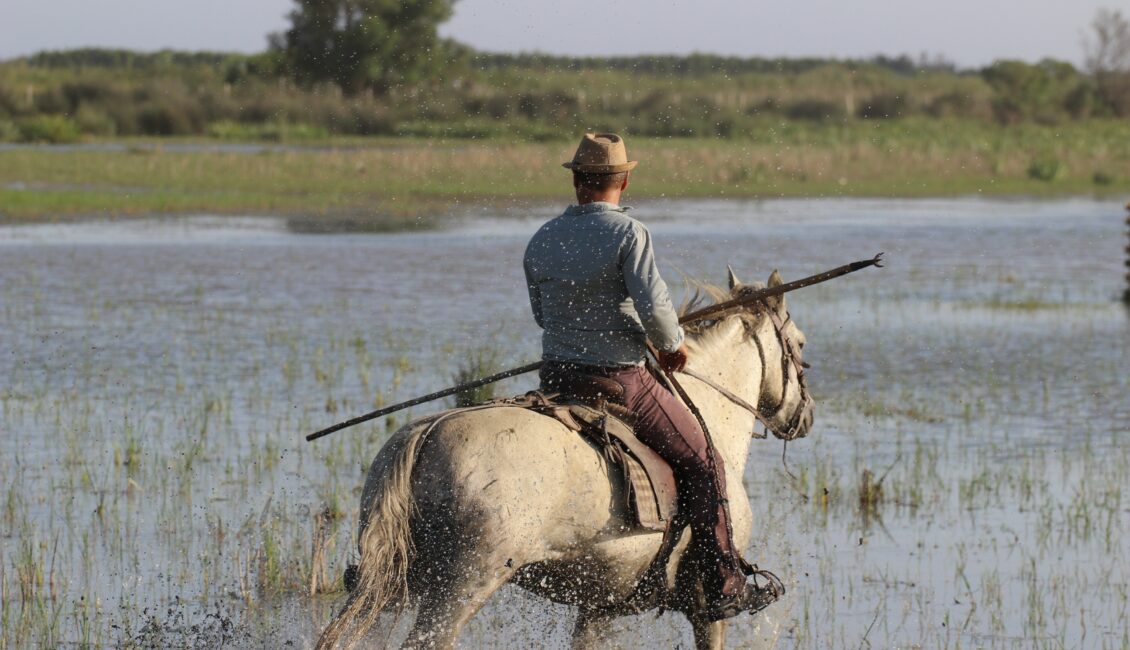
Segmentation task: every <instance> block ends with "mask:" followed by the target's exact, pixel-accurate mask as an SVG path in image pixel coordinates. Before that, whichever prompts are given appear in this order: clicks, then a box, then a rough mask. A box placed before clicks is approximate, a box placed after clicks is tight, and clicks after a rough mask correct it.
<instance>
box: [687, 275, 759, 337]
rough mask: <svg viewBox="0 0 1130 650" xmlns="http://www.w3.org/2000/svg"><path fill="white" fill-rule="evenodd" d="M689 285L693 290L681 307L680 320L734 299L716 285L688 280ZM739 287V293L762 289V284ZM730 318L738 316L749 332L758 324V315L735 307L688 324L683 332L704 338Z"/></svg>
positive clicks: (729, 293) (730, 294)
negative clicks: (694, 312) (704, 308)
mask: <svg viewBox="0 0 1130 650" xmlns="http://www.w3.org/2000/svg"><path fill="white" fill-rule="evenodd" d="M687 284H688V286H689V288H691V289H692V290H691V292H690V293H689V294H688V297H687V299H686V300H685V301H683V304H682V305H680V306H679V309H678V312H679V318H682V317H683V316H686V315H687V314H689V313H691V312H693V311H695V310H698V309H702V308H703V307H709V306H710V305H716V304H718V303H720V302H724V301H726V300H730V299H731V298H733V297H734V295H733V294H732V293H731V292H730V290H729V289H727V288H725V287H721V286H718V285H716V284H710V283H707V282H697V281H694V280H688V281H687ZM738 286H739V291H740V290H742V289H749V290H753V289H760V288H762V285H761V283H755V284H752V285H738ZM730 316H737V317H738V318H740V319H741V321H742V323H744V324H745V325H746V329H747V330H748V329H751V328H752V326H754V325H756V324H757V314H756V313H755V312H752V311H750V310H749V309H743V308H741V307H735V308H734V309H728V310H726V311H724V312H721V313H720V314H717V315H715V316H711V317H710V318H706V319H703V320H700V321H695V322H693V323H686V324H684V325H683V330H684V331H686V332H687V333H688V334H694V335H696V336H702V335H703V334H706V333H707V332H708V331H710V330H711V329H713V328H714V326H716V325H717V324H718V323H720V322H722V321H723V320H725V319H726V318H728V317H730Z"/></svg>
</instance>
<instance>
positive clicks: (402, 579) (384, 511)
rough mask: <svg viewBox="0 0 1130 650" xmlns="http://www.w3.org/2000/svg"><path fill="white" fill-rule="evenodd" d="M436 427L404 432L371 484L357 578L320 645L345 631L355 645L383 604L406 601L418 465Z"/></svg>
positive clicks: (321, 649)
mask: <svg viewBox="0 0 1130 650" xmlns="http://www.w3.org/2000/svg"><path fill="white" fill-rule="evenodd" d="M430 428H431V427H429V426H422V427H418V428H417V429H416V430H415V431H412V432H410V433H409V434H408V435H407V436H406V437H405V438H402V439H401V440H400V442H401V445H399V446H400V449H399V450H396V449H391V450H389V451H391V452H392V454H391V455H392V459H391V460H390V462H389V463H388V465H386V466H385V467H386V469H385V471H384V472H383V475H382V476H380V477H379V479H378V480H377V481H376V482H375V483H374V485H373V487H372V488H371V489H370V487H369V486H366V491H365V492H366V494H365V496H364V499H365V502H366V504H367V505H368V508H362V519H363V520H362V522H361V524H362V526H363V527H364V528H363V530H362V532H361V537H360V543H359V546H360V549H361V560H360V561H359V562H358V564H357V567H356V571H355V572H353V573H354V575H353V576H352V577H353V581H355V583H356V584H355V586H353V588H352V589H351V590H350V592H349V598H348V599H347V600H346V601H345V606H344V607H343V608H342V610H341V612H339V613H338V615H337V616H336V617H335V618H334V620H333V621H332V622H331V623H330V624H329V626H328V627H326V629H325V631H323V632H322V636H321V638H319V639H318V645H317V650H330V649H332V648H333V647H334V646H336V645H337V643H338V641H340V640H341V639H342V638H343V637H345V647H346V648H351V647H353V646H354V645H356V644H357V643H358V642H359V641H361V639H362V638H364V636H365V635H366V634H367V633H368V632H369V630H371V629H372V628H373V626H374V625H376V623H377V619H378V618H379V616H380V613H381V611H382V610H384V609H385V608H387V607H389V606H390V605H393V604H394V603H397V604H400V605H403V603H404V600H405V598H406V597H407V595H408V568H409V566H410V565H411V563H412V558H413V555H414V551H415V548H414V546H413V543H412V531H411V526H410V524H411V521H412V517H413V516H415V514H416V503H415V501H414V500H413V499H412V470H413V468H414V467H415V465H416V456H417V452H418V451H419V448H420V445H421V444H422V443H423V441H424V438H425V437H426V436H425V434H426V432H427V431H428V430H429V429H430ZM393 444H395V443H393ZM366 511H367V512H368V517H367V518H366V517H365V515H364V513H365V512H366ZM347 633H348V636H346V635H347Z"/></svg>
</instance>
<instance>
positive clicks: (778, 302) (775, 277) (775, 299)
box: [765, 269, 785, 312]
mask: <svg viewBox="0 0 1130 650" xmlns="http://www.w3.org/2000/svg"><path fill="white" fill-rule="evenodd" d="M784 283H785V281H784V280H782V279H781V274H780V273H778V272H777V269H773V272H772V273H771V274H769V288H770V289H772V288H773V287H779V286H781V285H782V284H784ZM765 302H766V303H768V305H769V306H770V307H772V308H774V309H776V310H777V311H781V312H783V311H785V294H781V295H779V296H771V297H769V298H766V299H765Z"/></svg>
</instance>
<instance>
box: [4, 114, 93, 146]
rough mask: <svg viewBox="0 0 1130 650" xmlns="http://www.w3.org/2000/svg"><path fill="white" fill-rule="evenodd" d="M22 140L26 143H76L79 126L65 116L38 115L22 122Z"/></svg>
mask: <svg viewBox="0 0 1130 650" xmlns="http://www.w3.org/2000/svg"><path fill="white" fill-rule="evenodd" d="M19 126H20V139H21V140H23V141H24V142H44V143H50V144H61V143H66V142H75V141H76V140H78V137H79V128H78V125H77V124H75V123H74V121H73V120H71V119H69V118H67V117H66V116H63V115H36V116H34V117H29V118H25V119H24V120H22V121H21V122H20V125H19Z"/></svg>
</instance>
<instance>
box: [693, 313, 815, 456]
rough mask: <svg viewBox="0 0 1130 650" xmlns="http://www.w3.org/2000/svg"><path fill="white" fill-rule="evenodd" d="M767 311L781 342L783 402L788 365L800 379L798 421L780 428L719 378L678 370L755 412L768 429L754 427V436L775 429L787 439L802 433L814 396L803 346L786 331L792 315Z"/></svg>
mask: <svg viewBox="0 0 1130 650" xmlns="http://www.w3.org/2000/svg"><path fill="white" fill-rule="evenodd" d="M765 312H766V313H767V314H768V316H769V320H770V322H771V323H772V324H773V330H774V331H775V332H776V334H777V341H778V342H779V343H780V344H781V375H782V377H781V401H782V403H783V402H784V396H785V394H786V393H787V391H788V388H789V366H790V365H792V366H793V367H794V368H795V369H796V374H797V382H798V383H799V384H800V399H801V406H800V409H801V410H800V411H798V414H797V416H796V424H795V425H794V426H792V427H790V428H788V429H784V430H781V428H780V427H779V426H776V425H774V424H772V423H770V421H769V417H767V416H766V415H765V414H764V413H762V411H761V409H759V408H758V407H756V406H754V405H753V404H750V403H749V402H747V401H746V400H744V399H743V398H742V397H741V396H739V395H737V394H735V393H734V392H733V391H731V390H729V389H728V388H726V387H724V386H721V385H719V384H718V383H717V382H715V381H714V380H712V379H710V378H709V377H707V376H706V375H704V374H702V373H700V372H698V371H696V370H692V369H690V368H683V369H682V370H680V371H679V372H681V373H683V374H685V375H687V376H688V377H693V378H694V379H697V380H699V381H701V382H702V383H704V384H706V385H707V386H709V387H711V388H713V389H714V390H715V391H717V392H718V393H719V394H720V395H722V396H723V397H725V398H726V399H728V400H730V401H731V402H733V403H734V404H736V405H738V406H740V407H742V408H743V409H745V410H747V411H749V412H750V413H752V414H753V416H754V417H755V418H757V421H758V422H760V423H761V424H762V425H763V426H764V427H765V432H764V433H761V434H759V433H757V430H756V429H754V430H753V431H751V432H750V436H751V437H754V438H757V439H759V440H760V439H764V438H766V437H767V436H768V435H769V432H770V431H772V432H773V435H774V436H776V437H778V438H780V439H781V440H784V441H786V442H788V441H789V440H795V439H796V438H799V437H800V428H801V424H802V422H803V421H804V415H805V411H808V410H811V409H812V408H813V399H812V395H811V394H810V393H809V392H808V380H807V378H806V377H805V376H804V370H805V367H806V364H805V363H804V362H803V361H801V360H800V346H799V345H798V344H797V343H796V342H795V341H793V340H792V339H790V338H789V337H788V336H786V335H785V326H786V325H788V323H789V322H790V321H791V320H792V317H791V316H789V315H788V314H787V313H786V314H785V318H784V319H783V320H782V319H781V316H780V314H778V313H777V312H775V311H773V310H772V309H767V310H765ZM752 338H753V341H754V344H756V345H757V353H758V356H760V358H761V366H762V368H764V367H765V350H764V349H763V348H762V344H761V340H760V339H759V338H757V336H756V335H754V336H753V337H752ZM679 396H680V397H683V399H684V401H687V398H686V397H684V396H683V395H679ZM688 406H689V403H688ZM779 409H780V406H778V410H779ZM700 424H703V427H704V428H705V424H704V423H700Z"/></svg>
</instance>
